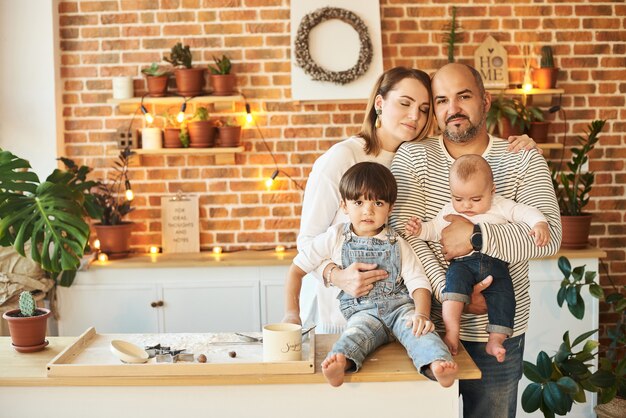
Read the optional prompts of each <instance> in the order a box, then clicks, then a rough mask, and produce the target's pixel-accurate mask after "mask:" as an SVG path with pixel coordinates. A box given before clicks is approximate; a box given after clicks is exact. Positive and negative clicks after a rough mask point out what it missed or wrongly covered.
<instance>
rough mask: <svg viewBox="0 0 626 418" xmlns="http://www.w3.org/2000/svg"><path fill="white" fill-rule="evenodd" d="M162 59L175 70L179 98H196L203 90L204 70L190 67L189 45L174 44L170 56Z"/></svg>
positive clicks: (191, 60)
mask: <svg viewBox="0 0 626 418" xmlns="http://www.w3.org/2000/svg"><path fill="white" fill-rule="evenodd" d="M163 59H164V60H165V61H167V62H169V63H170V64H172V65H173V66H174V68H175V70H174V77H176V87H177V88H178V94H180V95H181V96H198V95H200V94H202V92H203V90H204V83H205V81H204V73H205V70H204V68H199V67H197V68H194V67H193V66H192V62H193V57H192V54H191V50H190V49H189V45H185V46H183V44H182V43H181V42H178V43H176V45H174V46H173V47H172V49H171V51H170V56H169V58H168V57H163Z"/></svg>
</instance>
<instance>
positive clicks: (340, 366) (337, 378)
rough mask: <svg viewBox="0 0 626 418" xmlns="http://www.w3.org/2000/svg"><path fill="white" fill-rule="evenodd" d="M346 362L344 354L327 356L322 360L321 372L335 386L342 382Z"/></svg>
mask: <svg viewBox="0 0 626 418" xmlns="http://www.w3.org/2000/svg"><path fill="white" fill-rule="evenodd" d="M347 364H348V362H347V360H346V356H344V355H343V354H340V353H337V354H333V355H331V356H328V357H326V360H324V361H323V362H322V373H324V377H325V378H326V380H328V383H330V385H331V386H335V387H337V386H341V385H342V384H343V377H344V376H345V375H346V365H347Z"/></svg>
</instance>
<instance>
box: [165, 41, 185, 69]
mask: <svg viewBox="0 0 626 418" xmlns="http://www.w3.org/2000/svg"><path fill="white" fill-rule="evenodd" d="M163 59H164V60H165V61H167V62H169V63H170V64H172V65H173V66H174V67H185V68H191V62H192V56H191V50H190V49H189V45H185V46H183V44H182V43H180V42H178V43H177V44H176V45H174V46H173V47H172V50H171V51H170V57H169V58H168V57H163Z"/></svg>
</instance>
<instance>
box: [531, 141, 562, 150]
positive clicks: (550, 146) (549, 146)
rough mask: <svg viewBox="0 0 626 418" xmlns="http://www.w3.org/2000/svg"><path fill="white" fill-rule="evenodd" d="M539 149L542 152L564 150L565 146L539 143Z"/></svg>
mask: <svg viewBox="0 0 626 418" xmlns="http://www.w3.org/2000/svg"><path fill="white" fill-rule="evenodd" d="M537 147H538V148H541V149H542V150H553V149H563V144H558V143H556V142H550V143H539V144H537Z"/></svg>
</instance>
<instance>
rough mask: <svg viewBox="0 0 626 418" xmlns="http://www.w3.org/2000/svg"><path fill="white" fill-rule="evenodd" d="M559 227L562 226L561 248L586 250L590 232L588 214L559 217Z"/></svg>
mask: <svg viewBox="0 0 626 418" xmlns="http://www.w3.org/2000/svg"><path fill="white" fill-rule="evenodd" d="M561 225H563V239H562V240H561V248H566V249H581V248H587V246H588V245H589V232H590V230H591V215H590V214H584V215H580V216H563V215H561Z"/></svg>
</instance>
